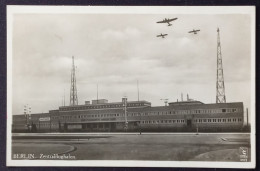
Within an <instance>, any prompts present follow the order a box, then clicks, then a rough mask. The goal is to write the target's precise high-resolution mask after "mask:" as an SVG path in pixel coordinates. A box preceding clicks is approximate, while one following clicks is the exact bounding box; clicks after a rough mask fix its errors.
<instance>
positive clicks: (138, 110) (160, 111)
mask: <svg viewBox="0 0 260 171" xmlns="http://www.w3.org/2000/svg"><path fill="white" fill-rule="evenodd" d="M243 111H244V109H243V103H242V102H236V103H219V104H204V103H202V102H200V101H194V100H189V99H187V101H179V102H172V103H168V105H167V106H156V107H153V106H151V103H150V102H148V101H127V98H123V99H122V101H121V102H111V103H109V102H108V100H106V99H100V100H93V101H92V104H90V102H87V103H86V104H84V105H77V106H61V107H59V109H57V110H51V111H49V113H42V114H31V116H30V118H28V117H25V116H24V115H14V116H13V132H23V131H28V126H27V125H30V126H31V128H30V130H31V131H33V132H75V131H76V132H96V131H101V132H118V131H119V132H120V131H130V132H132V131H134V132H136V131H142V132H143V131H147V132H149V131H153V132H160V131H167V132H176V131H204V132H205V131H214V132H218V131H241V130H242V129H243V123H244V116H243Z"/></svg>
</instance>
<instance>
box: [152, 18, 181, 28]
mask: <svg viewBox="0 0 260 171" xmlns="http://www.w3.org/2000/svg"><path fill="white" fill-rule="evenodd" d="M177 19H178V18H172V19H170V18H168V19H167V18H165V19H164V20H162V21H158V22H156V23H168V26H171V25H172V24H170V22H172V21H174V20H177Z"/></svg>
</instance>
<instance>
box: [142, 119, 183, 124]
mask: <svg viewBox="0 0 260 171" xmlns="http://www.w3.org/2000/svg"><path fill="white" fill-rule="evenodd" d="M141 123H142V124H159V123H160V124H170V123H185V120H184V119H171V120H169V119H167V120H151V121H141Z"/></svg>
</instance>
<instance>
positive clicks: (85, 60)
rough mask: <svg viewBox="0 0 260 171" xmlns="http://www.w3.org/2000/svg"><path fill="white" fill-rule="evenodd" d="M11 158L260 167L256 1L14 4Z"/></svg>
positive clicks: (27, 162) (23, 162) (10, 15)
mask: <svg viewBox="0 0 260 171" xmlns="http://www.w3.org/2000/svg"><path fill="white" fill-rule="evenodd" d="M7 47H8V48H7V69H8V71H7V74H8V80H7V85H8V97H7V104H8V108H7V112H8V113H7V115H8V120H7V166H17V167H18V166H104V167H119V166H120V167H214V168H254V167H255V162H256V161H255V160H256V159H255V153H256V152H255V7H253V6H243V7H240V6H236V7H232V6H229V7H213V6H203V7H199V6H197V7H187V6H182V7H180V6H179V7H173V6H168V7H155V6H154V7H144V6H143V7H127V6H124V7H123V6H116V7H115V6H106V7H102V6H7Z"/></svg>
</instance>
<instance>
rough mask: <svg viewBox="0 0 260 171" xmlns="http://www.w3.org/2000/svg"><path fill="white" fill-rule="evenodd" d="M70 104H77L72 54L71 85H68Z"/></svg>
mask: <svg viewBox="0 0 260 171" xmlns="http://www.w3.org/2000/svg"><path fill="white" fill-rule="evenodd" d="M70 105H71V106H75V105H78V96H77V85H76V73H75V65H74V56H72V69H71V86H70Z"/></svg>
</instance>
